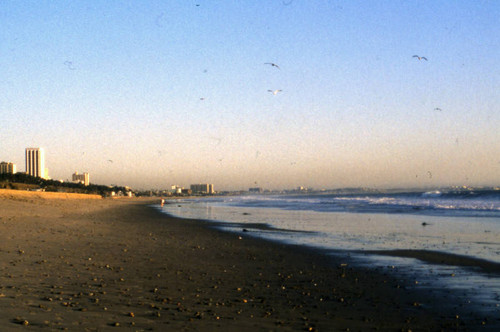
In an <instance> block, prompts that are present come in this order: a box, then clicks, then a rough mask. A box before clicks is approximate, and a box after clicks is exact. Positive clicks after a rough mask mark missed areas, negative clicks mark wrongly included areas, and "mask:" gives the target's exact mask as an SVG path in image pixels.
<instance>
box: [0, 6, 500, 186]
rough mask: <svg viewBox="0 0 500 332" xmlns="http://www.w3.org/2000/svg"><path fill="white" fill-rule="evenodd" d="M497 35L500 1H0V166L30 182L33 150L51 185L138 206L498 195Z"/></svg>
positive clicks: (499, 72)
mask: <svg viewBox="0 0 500 332" xmlns="http://www.w3.org/2000/svg"><path fill="white" fill-rule="evenodd" d="M499 17H500V2H498V1H439V0H438V1H371V2H365V1H351V0H349V1H348V0H345V1H328V0H318V1H305V0H302V1H299V0H292V1H290V0H288V1H282V0H276V1H274V0H266V1H215V0H214V1H208V0H199V1H190V0H183V1H71V2H63V1H1V2H0V161H10V162H14V163H16V164H17V169H18V171H24V151H25V148H27V147H43V148H44V149H45V160H46V167H47V168H48V169H49V175H50V177H51V178H52V179H56V180H59V179H61V180H67V179H71V174H73V173H74V172H75V171H78V172H80V173H83V172H89V173H90V179H91V182H92V183H95V184H106V185H108V184H116V185H121V186H131V187H133V188H137V189H149V188H159V189H162V188H167V187H169V186H170V185H174V184H176V185H180V186H184V187H189V185H190V184H193V183H213V184H214V186H215V189H216V190H241V189H243V190H244V189H248V188H249V187H262V188H265V189H288V188H295V187H297V186H304V187H313V188H316V189H321V188H328V189H333V188H342V187H375V188H403V187H412V188H414V187H425V188H429V187H436V188H437V187H441V186H451V185H460V186H461V185H467V186H499V185H500V62H499V59H500V33H499V31H500V19H499ZM414 55H418V56H419V57H425V58H426V59H427V60H425V59H422V58H420V59H419V58H417V57H414ZM268 63H274V64H276V65H278V66H279V68H278V67H276V66H272V65H270V64H268ZM269 90H271V91H274V93H273V92H270V91H269ZM277 90H281V91H277Z"/></svg>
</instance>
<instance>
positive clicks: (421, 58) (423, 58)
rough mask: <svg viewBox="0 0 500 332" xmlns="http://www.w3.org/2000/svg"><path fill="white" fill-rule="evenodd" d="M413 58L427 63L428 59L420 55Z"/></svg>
mask: <svg viewBox="0 0 500 332" xmlns="http://www.w3.org/2000/svg"><path fill="white" fill-rule="evenodd" d="M413 57H414V58H417V59H419V60H425V61H427V58H426V57H425V56H418V55H414V56H413Z"/></svg>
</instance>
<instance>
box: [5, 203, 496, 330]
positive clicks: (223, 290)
mask: <svg viewBox="0 0 500 332" xmlns="http://www.w3.org/2000/svg"><path fill="white" fill-rule="evenodd" d="M153 203H155V204H156V203H157V200H154V201H153V200H148V199H129V200H125V199H124V200H113V199H102V200H67V199H66V200H63V199H61V200H43V199H33V200H30V201H19V200H12V199H5V198H0V208H1V209H0V231H1V234H2V237H4V241H2V242H1V244H0V325H1V326H6V327H8V326H11V327H12V328H15V327H16V326H17V327H19V326H22V325H23V324H25V323H26V322H27V324H28V325H33V326H37V327H40V328H42V329H56V328H68V329H69V330H74V329H77V330H85V329H87V330H98V329H99V330H101V329H104V330H107V329H110V328H112V327H117V326H119V327H120V328H121V329H124V330H131V331H135V330H141V329H144V330H147V329H153V330H162V329H174V328H175V329H188V330H200V331H215V330H220V329H221V328H223V329H226V330H234V329H238V330H242V331H254V330H266V331H268V330H283V329H284V330H290V331H296V330H310V331H314V330H319V331H328V330H346V329H349V330H350V331H357V330H359V331H362V330H366V329H374V328H377V329H380V330H389V331H392V330H397V331H401V330H403V331H409V330H412V331H415V330H440V329H458V330H461V329H464V330H467V329H478V328H491V327H493V328H494V327H495V326H496V327H498V325H499V322H498V321H496V322H491V321H489V322H484V321H483V319H482V318H481V317H475V318H463V317H462V316H460V315H459V308H449V307H447V308H444V309H440V310H437V311H436V309H438V308H439V300H440V298H439V296H438V294H431V293H432V292H430V291H429V290H428V289H425V288H423V289H415V288H414V287H413V288H412V287H409V286H410V284H411V281H410V280H406V281H402V280H398V279H396V278H394V277H391V276H390V275H387V274H386V273H383V272H381V271H376V270H373V269H367V268H358V267H353V266H350V265H349V263H348V262H347V263H346V262H345V261H342V260H341V259H339V258H337V257H330V256H326V255H322V254H320V253H319V252H318V251H317V250H314V249H307V248H302V247H297V246H290V245H283V244H278V243H273V242H270V241H267V240H263V239H257V238H253V237H246V236H244V235H241V234H234V233H230V232H224V231H221V230H218V229H215V228H214V227H213V225H212V224H210V223H208V222H205V221H197V220H189V219H180V218H176V217H171V216H167V215H165V214H163V213H162V212H161V211H159V210H157V209H155V208H153V207H151V206H150V205H151V204H153ZM346 264H347V265H346ZM457 315H459V316H458V317H457ZM492 330H493V329H492Z"/></svg>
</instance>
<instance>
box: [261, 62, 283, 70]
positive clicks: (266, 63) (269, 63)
mask: <svg viewBox="0 0 500 332" xmlns="http://www.w3.org/2000/svg"><path fill="white" fill-rule="evenodd" d="M264 64H265V65H271V66H273V67H276V68H278V69H280V66H278V65H277V64H275V63H272V62H265V63H264Z"/></svg>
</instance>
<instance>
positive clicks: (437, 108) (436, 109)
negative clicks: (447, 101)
mask: <svg viewBox="0 0 500 332" xmlns="http://www.w3.org/2000/svg"><path fill="white" fill-rule="evenodd" d="M434 110H435V111H440V112H441V111H442V109H440V108H439V107H436V108H435V109H434Z"/></svg>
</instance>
